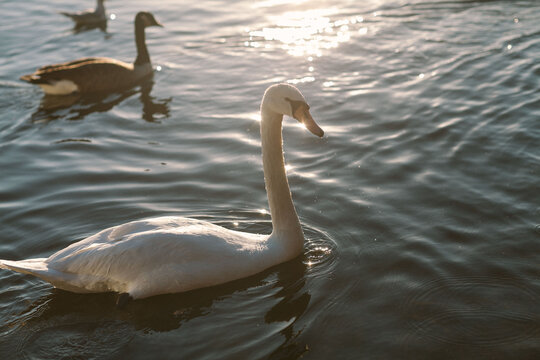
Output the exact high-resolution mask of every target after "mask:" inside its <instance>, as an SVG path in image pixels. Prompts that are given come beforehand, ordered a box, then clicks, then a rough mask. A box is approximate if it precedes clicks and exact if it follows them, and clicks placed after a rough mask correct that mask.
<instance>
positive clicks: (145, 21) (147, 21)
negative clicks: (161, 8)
mask: <svg viewBox="0 0 540 360" xmlns="http://www.w3.org/2000/svg"><path fill="white" fill-rule="evenodd" d="M135 24H142V25H143V26H144V27H148V26H159V27H163V25H161V23H160V22H159V21H157V20H156V18H155V17H154V15H152V13H150V12H147V11H141V12H138V13H137V15H136V16H135Z"/></svg>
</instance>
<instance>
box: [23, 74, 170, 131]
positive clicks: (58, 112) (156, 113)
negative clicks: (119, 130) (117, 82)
mask: <svg viewBox="0 0 540 360" xmlns="http://www.w3.org/2000/svg"><path fill="white" fill-rule="evenodd" d="M153 86H154V80H153V79H152V78H149V79H147V80H146V81H143V82H142V83H141V84H140V85H139V86H138V87H135V88H131V89H127V90H125V91H124V92H120V93H114V94H106V95H93V94H92V95H84V96H81V95H80V94H72V95H59V96H55V95H47V94H45V95H44V96H43V98H42V99H41V103H40V105H39V107H38V109H37V110H36V111H35V112H34V113H33V114H32V117H31V119H32V122H34V123H40V122H49V121H53V120H56V119H60V118H65V119H68V120H82V119H84V118H85V117H86V116H88V115H90V114H92V113H96V112H107V111H109V110H111V109H112V108H114V107H115V106H116V105H118V104H120V103H122V102H123V101H124V100H126V99H128V98H130V97H132V96H136V95H137V94H139V100H140V101H141V104H142V112H141V118H142V119H143V120H145V121H148V122H159V121H160V119H163V118H168V117H169V116H170V109H169V103H170V102H171V100H172V97H169V98H161V99H157V98H156V97H154V96H152V95H150V93H151V92H152V88H153Z"/></svg>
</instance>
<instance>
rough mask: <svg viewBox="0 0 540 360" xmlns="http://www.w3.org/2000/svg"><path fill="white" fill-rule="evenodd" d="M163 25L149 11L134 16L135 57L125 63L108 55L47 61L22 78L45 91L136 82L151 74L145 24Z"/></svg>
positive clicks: (97, 88)
mask: <svg viewBox="0 0 540 360" xmlns="http://www.w3.org/2000/svg"><path fill="white" fill-rule="evenodd" d="M148 26H162V25H161V24H160V23H159V22H157V21H156V20H155V18H154V16H153V15H152V14H151V13H148V12H139V13H138V14H137V15H136V17H135V43H136V45H137V58H136V59H135V62H134V63H126V62H123V61H120V60H116V59H111V58H107V57H88V58H83V59H78V60H74V61H69V62H65V63H60V64H53V65H46V66H43V67H41V68H39V69H38V70H36V72H34V73H33V74H28V75H23V76H21V80H23V81H26V82H29V83H31V84H36V85H39V86H40V87H41V88H42V89H43V91H45V93H46V94H51V95H67V94H71V93H75V92H78V93H102V92H110V91H115V90H119V89H123V88H129V87H132V86H134V85H136V84H137V83H138V82H140V81H141V80H143V79H145V78H147V77H148V76H151V75H152V73H153V71H152V64H151V62H150V55H149V54H148V49H147V48H146V43H145V34H144V28H145V27H148Z"/></svg>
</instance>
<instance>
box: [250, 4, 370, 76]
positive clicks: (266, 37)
mask: <svg viewBox="0 0 540 360" xmlns="http://www.w3.org/2000/svg"><path fill="white" fill-rule="evenodd" d="M338 11H339V9H337V8H329V9H315V10H306V11H291V12H286V13H284V14H282V15H280V16H274V17H270V21H271V22H272V23H273V24H275V26H273V27H265V28H262V29H260V30H250V29H246V32H247V33H248V34H249V41H246V42H245V45H246V46H250V47H255V48H260V47H264V48H272V47H276V46H277V47H279V48H281V49H283V50H285V51H286V52H287V53H289V54H290V55H292V56H305V57H307V58H308V60H309V61H312V60H313V57H320V56H323V54H324V53H325V52H327V51H329V50H330V49H333V48H336V47H338V46H339V45H340V44H341V43H344V42H347V41H349V40H350V39H351V36H352V34H353V33H354V32H356V33H359V34H361V35H363V34H365V33H366V32H367V28H365V27H362V28H360V29H359V30H355V29H354V28H353V27H357V24H359V23H362V22H363V21H364V19H363V18H362V17H361V16H354V17H350V18H344V19H337V20H332V19H331V17H332V16H333V15H335V14H337V13H338ZM276 44H277V45H276ZM311 71H312V70H311Z"/></svg>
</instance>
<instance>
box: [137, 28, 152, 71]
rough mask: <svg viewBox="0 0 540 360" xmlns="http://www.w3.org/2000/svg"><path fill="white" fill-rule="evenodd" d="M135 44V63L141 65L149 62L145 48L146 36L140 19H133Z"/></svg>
mask: <svg viewBox="0 0 540 360" xmlns="http://www.w3.org/2000/svg"><path fill="white" fill-rule="evenodd" d="M135 44H136V45H137V58H136V59H135V65H143V64H149V63H150V55H149V54H148V49H147V48H146V36H145V35H144V24H143V22H142V20H139V19H137V20H136V21H135Z"/></svg>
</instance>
